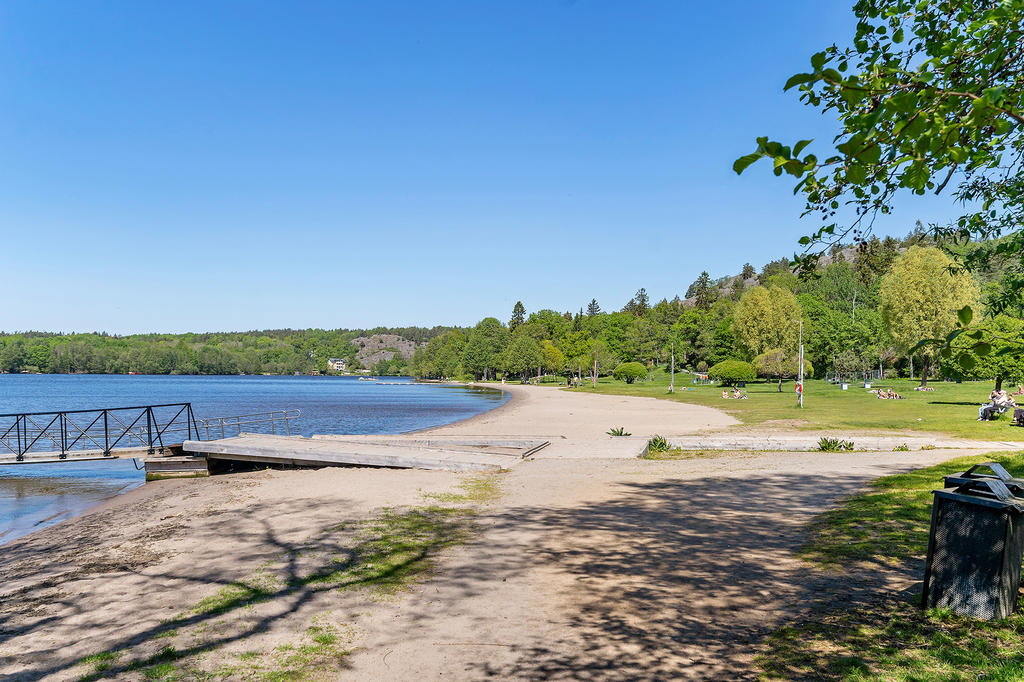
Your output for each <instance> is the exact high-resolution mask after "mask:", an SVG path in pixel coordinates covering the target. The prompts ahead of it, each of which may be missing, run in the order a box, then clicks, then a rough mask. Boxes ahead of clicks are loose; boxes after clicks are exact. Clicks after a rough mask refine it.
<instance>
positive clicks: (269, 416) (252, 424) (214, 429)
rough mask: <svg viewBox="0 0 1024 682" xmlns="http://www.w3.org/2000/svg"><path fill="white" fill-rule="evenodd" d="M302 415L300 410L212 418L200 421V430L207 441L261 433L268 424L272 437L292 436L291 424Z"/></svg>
mask: <svg viewBox="0 0 1024 682" xmlns="http://www.w3.org/2000/svg"><path fill="white" fill-rule="evenodd" d="M301 414H302V413H301V412H300V411H299V410H274V411H273V412H257V413H255V414H245V415H240V416H237V417H211V418H209V419H200V420H199V425H198V428H199V429H200V431H201V432H202V433H203V435H205V436H206V440H211V438H227V437H229V436H239V435H241V434H243V433H253V432H259V431H260V430H261V429H265V428H267V425H268V424H269V427H270V433H271V434H272V435H273V434H277V433H284V435H286V436H290V435H292V425H291V422H292V421H293V420H295V419H298V418H299V416H300V415H301ZM243 427H245V428H243Z"/></svg>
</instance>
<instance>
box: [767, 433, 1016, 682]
mask: <svg viewBox="0 0 1024 682" xmlns="http://www.w3.org/2000/svg"><path fill="white" fill-rule="evenodd" d="M983 461H997V462H1000V463H1002V464H1003V466H1005V467H1006V468H1007V469H1008V470H1009V471H1010V472H1011V473H1014V474H1018V475H1019V474H1021V473H1024V454H1022V453H1008V454H1000V455H984V456H973V457H961V458H959V459H955V460H951V461H949V462H945V463H943V464H940V465H937V466H932V467H928V468H925V469H919V470H916V471H911V472H908V473H905V474H897V475H894V476H886V477H884V478H880V479H878V480H876V481H874V482H873V483H872V484H871V487H870V490H868V491H866V492H863V493H861V494H859V495H855V496H853V497H850V498H849V499H847V500H845V501H844V502H843V503H842V504H841V505H840V506H839V507H838V508H836V509H834V510H831V511H828V512H825V513H824V514H822V515H821V516H819V517H818V518H817V519H816V520H815V521H814V522H813V524H812V527H811V530H812V532H811V537H810V539H809V540H808V541H807V543H806V544H805V546H804V547H803V549H802V550H801V553H802V555H803V556H804V558H806V559H808V560H810V561H812V562H814V563H816V564H818V565H819V566H823V567H829V568H832V567H837V566H845V567H849V566H851V565H853V564H854V563H856V562H869V563H882V564H902V563H904V562H906V561H911V560H919V559H922V558H923V557H924V554H925V552H926V551H927V544H928V531H929V524H930V521H931V503H932V494H931V491H932V490H933V489H936V488H941V487H942V477H943V476H944V475H947V474H951V473H956V472H959V471H963V470H964V469H966V468H967V467H969V466H971V465H972V464H976V463H978V462H983ZM917 596H918V595H917V594H916V593H914V592H913V590H912V591H911V593H910V594H904V595H902V597H901V598H897V597H889V598H883V599H880V600H878V601H874V602H867V603H862V604H859V605H856V606H854V607H850V606H849V605H844V606H843V607H841V608H836V609H834V610H832V611H828V610H826V612H825V613H824V614H818V615H816V616H815V618H814V620H813V622H808V623H796V624H793V625H791V626H787V627H784V628H782V629H780V630H778V631H776V632H775V633H774V634H773V635H772V636H771V637H770V638H769V639H768V641H767V642H766V643H765V646H764V649H763V650H762V652H761V653H760V654H759V656H758V657H757V664H758V666H759V668H760V670H761V672H762V676H763V677H764V678H765V679H773V680H774V679H786V680H789V679H815V680H855V681H864V682H867V681H869V680H870V681H881V680H892V681H901V682H902V681H910V680H914V681H921V682H925V681H935V682H939V681H940V680H942V681H945V680H963V681H964V682H966V681H967V680H992V681H995V680H1022V679H1024V615H1022V614H1020V613H1017V614H1014V615H1013V616H1011V617H1010V618H1007V619H1005V620H1001V621H991V622H989V621H979V620H973V619H970V618H963V617H960V616H956V615H953V614H951V613H950V612H948V611H944V610H931V611H922V610H921V609H920V608H919V607H918V600H917Z"/></svg>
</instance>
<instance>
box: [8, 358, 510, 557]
mask: <svg viewBox="0 0 1024 682" xmlns="http://www.w3.org/2000/svg"><path fill="white" fill-rule="evenodd" d="M221 376H233V375H221ZM282 376H283V375H282ZM453 383H456V384H458V385H461V386H477V387H483V388H495V389H497V390H499V391H501V392H502V393H503V394H504V395H505V396H506V400H505V401H504V402H503V403H502V404H501V405H498V406H497V407H492V408H490V409H487V410H484V411H482V412H478V413H477V414H474V415H472V416H470V417H465V418H463V419H457V420H455V421H452V422H446V423H444V424H438V425H436V426H428V427H427V428H425V429H413V430H411V431H403V432H400V433H399V434H397V435H408V434H415V433H430V432H432V431H434V430H436V429H442V428H445V427H448V426H453V425H461V424H466V423H468V422H471V421H473V420H475V419H478V418H480V417H481V416H483V415H488V414H492V413H495V412H497V411H499V410H503V409H505V408H506V407H509V406H510V405H511V404H512V403H513V401H515V400H517V398H519V396H517V395H516V394H515V393H514V392H512V391H507V390H505V389H503V388H498V387H492V386H487V385H481V384H473V383H463V382H453ZM448 385H451V383H449V384H448ZM345 435H350V434H345ZM351 435H362V434H351ZM181 480H185V479H181ZM172 482H176V481H175V480H174V479H167V480H165V481H148V482H147V481H145V480H143V481H142V482H141V483H140V484H139V485H137V486H135V487H133V488H130V489H129V490H126V491H124V492H118V493H115V494H113V495H111V496H110V497H107V498H104V499H102V500H99V501H97V502H96V503H95V504H91V505H88V506H85V507H84V508H82V509H80V510H78V511H77V512H75V513H72V514H71V515H70V516H68V517H67V518H65V519H61V520H60V521H57V522H56V523H52V524H47V525H45V526H42V527H41V528H37V529H35V530H31V531H29V532H28V533H23V534H20V535H16V536H14V537H12V538H10V539H8V540H4V539H3V537H0V552H2V551H4V550H6V549H9V548H11V547H13V546H14V545H16V544H18V543H20V542H22V541H23V540H27V539H30V538H34V537H36V536H37V535H38V534H40V533H44V532H46V531H48V530H50V529H52V528H60V527H64V526H66V525H67V524H70V523H74V522H75V521H78V520H81V519H84V518H85V517H87V516H89V515H91V514H94V513H99V512H102V511H105V510H107V509H110V508H112V507H116V506H120V505H122V504H124V505H127V504H132V503H134V502H136V501H138V500H137V498H141V497H142V491H144V490H147V489H149V490H150V491H151V492H152V493H154V494H155V489H154V488H151V486H153V485H154V484H157V483H161V484H162V483H172ZM177 482H180V481H177Z"/></svg>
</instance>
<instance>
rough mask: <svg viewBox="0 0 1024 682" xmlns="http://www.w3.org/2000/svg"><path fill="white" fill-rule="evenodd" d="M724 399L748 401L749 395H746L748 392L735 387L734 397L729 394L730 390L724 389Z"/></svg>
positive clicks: (733, 390)
mask: <svg viewBox="0 0 1024 682" xmlns="http://www.w3.org/2000/svg"><path fill="white" fill-rule="evenodd" d="M722 397H723V398H729V399H731V400H746V399H747V394H746V392H744V391H741V390H740V389H739V387H733V389H732V395H730V394H729V389H727V388H724V389H722Z"/></svg>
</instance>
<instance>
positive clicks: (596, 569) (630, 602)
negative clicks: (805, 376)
mask: <svg viewBox="0 0 1024 682" xmlns="http://www.w3.org/2000/svg"><path fill="white" fill-rule="evenodd" d="M960 454H969V453H967V452H949V451H946V452H936V451H927V452H911V453H878V454H864V453H858V454H857V455H855V456H851V455H828V454H818V453H771V454H767V455H765V454H751V455H744V456H730V457H721V458H714V459H698V460H688V461H675V462H651V461H638V460H632V461H618V460H592V461H569V460H541V461H535V462H530V463H527V464H525V465H523V466H520V467H517V468H515V469H513V470H512V471H511V472H510V473H509V474H507V475H506V479H505V482H504V486H505V491H506V494H505V497H504V498H503V500H502V501H501V503H500V505H498V506H496V507H494V508H492V509H491V510H490V513H489V514H488V515H487V517H486V521H485V524H486V531H485V532H484V533H483V535H482V536H481V537H480V538H479V540H478V541H477V542H475V543H473V544H472V545H471V546H469V547H467V548H466V549H465V551H463V552H460V553H459V555H458V556H457V558H455V559H454V560H453V561H452V562H451V563H450V564H449V565H448V566H447V567H446V568H445V570H444V571H443V573H442V574H441V575H440V576H438V577H437V578H436V579H433V580H431V581H430V582H429V583H427V584H426V585H425V586H424V587H423V588H422V590H419V591H418V592H417V594H415V595H414V596H412V597H410V598H409V599H407V600H406V601H405V602H403V604H402V605H401V606H400V607H399V609H398V612H397V613H395V614H391V615H390V616H389V620H388V621H387V622H376V623H374V625H372V626H368V627H369V628H370V635H369V636H368V639H367V648H366V650H365V651H363V652H361V653H359V654H358V655H357V656H356V657H355V658H354V660H353V666H354V668H353V671H352V672H353V679H374V680H377V679H381V680H383V679H387V680H403V679H411V677H414V676H415V677H419V678H420V679H426V678H428V677H434V678H447V679H481V678H487V677H494V678H497V679H537V680H540V679H591V678H593V679H621V680H629V679H671V678H679V677H687V678H697V679H741V678H749V677H753V676H754V675H753V672H752V668H751V666H752V662H753V654H754V648H755V646H756V644H757V642H758V641H759V640H760V639H761V638H762V637H763V636H764V635H766V634H767V633H769V632H770V631H772V630H773V629H775V628H777V627H778V626H779V625H781V624H783V623H784V622H786V619H787V618H789V617H792V616H793V615H794V614H795V613H796V612H798V611H800V610H802V609H804V608H808V607H810V606H811V605H812V604H813V601H814V600H815V599H818V598H820V597H822V596H824V595H826V594H835V592H836V588H837V585H836V584H835V582H836V579H835V578H833V577H830V576H827V575H819V576H816V575H815V574H814V573H813V572H812V571H810V570H809V569H808V567H807V566H806V564H803V563H802V562H800V561H798V560H796V559H794V558H793V556H792V550H793V549H794V548H796V547H797V546H798V545H799V544H800V542H801V541H802V539H803V525H804V524H805V523H806V522H807V521H809V520H810V519H811V518H813V516H814V515H816V514H817V513H819V512H820V511H822V510H823V509H825V508H827V507H828V506H829V505H830V504H831V503H832V502H834V500H835V499H836V498H837V497H839V496H842V495H845V494H847V493H849V492H852V491H854V490H856V489H858V488H860V487H862V486H863V485H864V484H865V483H866V482H867V481H869V480H871V479H873V478H875V477H878V476H881V475H885V474H888V473H893V472H897V471H904V470H907V469H910V468H915V467H918V466H924V465H928V464H932V463H935V462H939V461H943V460H945V459H949V458H950V457H953V456H957V455H960ZM913 579H914V576H897V582H899V581H902V582H900V583H899V584H900V586H903V587H905V586H907V585H910V584H911V582H912V580H913ZM842 582H843V585H842V589H843V590H844V591H845V592H846V594H847V595H848V597H849V596H852V594H853V593H854V591H855V589H858V586H857V585H856V584H851V583H850V580H849V578H843V579H842ZM862 587H863V588H865V589H874V588H876V587H877V582H875V581H872V580H868V583H867V584H866V585H863V586H862Z"/></svg>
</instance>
